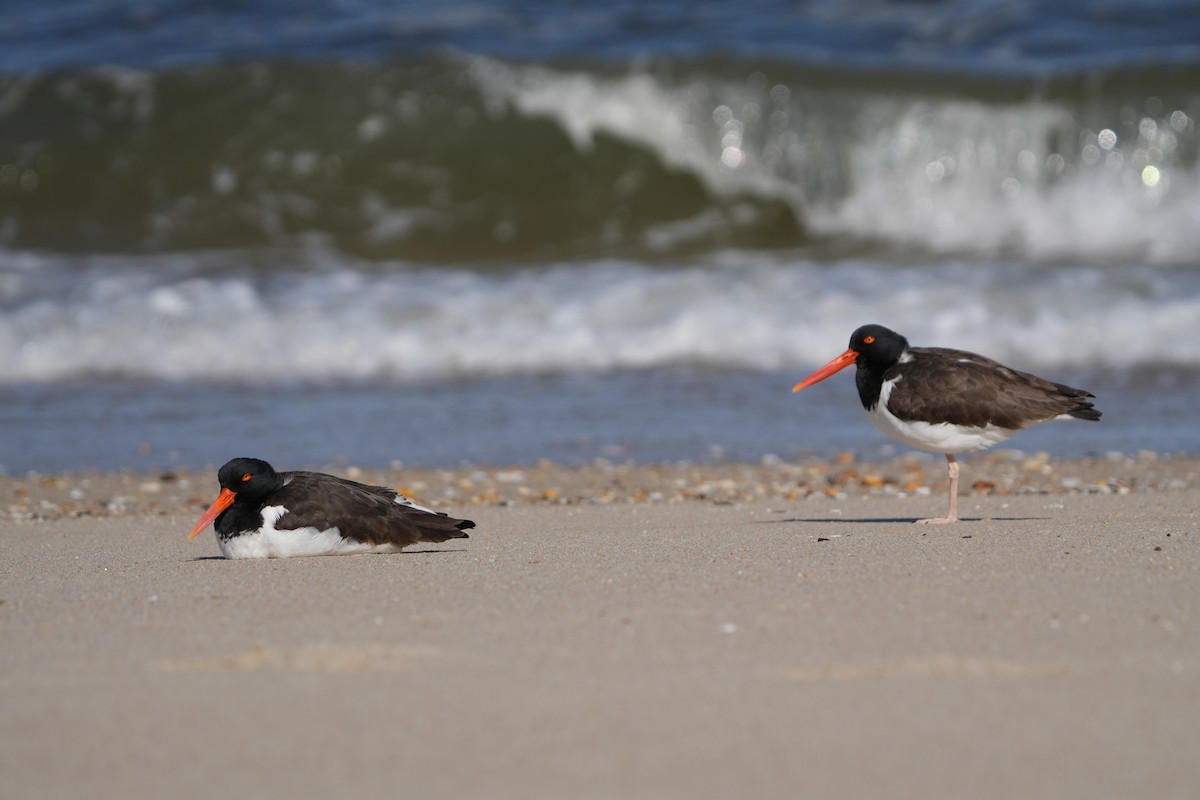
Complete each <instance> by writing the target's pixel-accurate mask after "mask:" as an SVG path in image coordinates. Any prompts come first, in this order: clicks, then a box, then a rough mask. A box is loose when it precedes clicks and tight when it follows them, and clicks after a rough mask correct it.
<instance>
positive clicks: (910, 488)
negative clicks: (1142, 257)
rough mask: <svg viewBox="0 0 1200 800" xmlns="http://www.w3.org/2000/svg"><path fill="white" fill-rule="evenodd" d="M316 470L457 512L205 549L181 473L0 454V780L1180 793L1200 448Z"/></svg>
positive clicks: (1197, 556) (302, 787)
mask: <svg viewBox="0 0 1200 800" xmlns="http://www.w3.org/2000/svg"><path fill="white" fill-rule="evenodd" d="M341 472H342V474H348V475H351V476H352V477H357V478H358V479H360V480H367V481H371V482H380V483H389V484H393V485H399V486H402V487H404V488H406V489H408V491H409V492H411V493H412V494H413V495H415V496H416V497H418V498H419V499H421V500H423V501H425V502H428V503H431V504H433V505H437V506H438V507H440V508H443V509H444V510H447V511H449V512H451V513H455V514H457V515H461V516H469V517H471V518H472V519H474V520H476V522H477V523H478V525H479V528H478V530H477V531H473V532H472V536H471V538H470V539H468V540H462V541H455V542H450V543H446V544H444V545H437V546H430V547H420V548H415V549H414V551H413V552H406V553H402V554H398V555H391V556H355V557H340V558H312V559H293V560H283V561H279V560H270V561H224V560H221V559H219V558H216V557H215V556H216V555H217V548H216V543H215V541H214V540H213V538H212V534H211V533H206V534H205V535H203V536H202V537H200V538H198V539H197V540H195V541H194V542H188V541H187V539H186V533H187V531H188V529H189V528H190V527H191V524H192V522H193V521H194V520H195V518H196V517H197V516H198V515H199V513H200V512H201V511H202V510H203V507H205V506H207V504H208V503H209V502H210V501H211V500H212V499H213V497H214V496H215V493H216V486H215V478H214V477H213V476H212V475H211V474H210V473H207V472H205V473H190V474H188V473H181V474H175V473H172V474H153V475H116V474H107V475H90V476H84V475H61V476H24V477H19V478H18V477H4V478H0V497H2V498H4V505H3V508H2V510H3V515H0V540H2V541H3V548H2V550H0V553H2V557H3V559H4V567H5V569H4V574H5V580H4V582H3V586H2V588H0V642H2V646H0V687H2V688H3V698H4V699H3V701H2V702H3V708H4V714H3V715H0V735H2V736H3V741H4V742H5V746H4V747H3V748H0V793H2V794H3V795H4V796H6V797H66V796H80V795H87V796H92V797H122V798H138V797H163V796H175V797H211V796H218V795H225V796H256V797H282V796H285V795H287V796H291V797H319V796H328V795H330V794H335V793H336V794H339V795H344V796H358V797H447V798H449V797H489V798H491V797H496V798H508V797H512V798H518V797H521V798H527V797H555V798H559V797H578V798H608V797H621V798H676V797H678V798H684V797H687V798H708V797H711V798H718V797H720V798H724V797H732V796H743V797H780V798H783V797H788V798H792V797H804V796H814V797H818V796H819V797H828V796H835V795H841V796H868V797H869V796H880V795H886V796H891V797H902V798H903V797H913V798H916V797H922V798H926V797H975V798H992V797H995V798H1008V797H1016V796H1020V797H1033V798H1038V797H1045V798H1051V797H1053V798H1075V797H1078V798H1104V797H1113V798H1116V797H1130V796H1135V795H1136V796H1149V797H1159V798H1166V797H1180V798H1182V797H1193V796H1195V791H1196V787H1197V786H1200V761H1198V760H1197V759H1196V758H1195V757H1194V747H1193V743H1192V739H1193V738H1194V733H1195V728H1196V723H1195V717H1196V712H1195V709H1196V708H1197V707H1198V705H1200V635H1198V634H1200V631H1198V629H1197V626H1198V625H1200V580H1198V578H1200V574H1198V573H1200V532H1198V529H1200V462H1198V461H1196V460H1194V459H1159V458H1155V457H1152V456H1149V455H1144V456H1142V457H1137V458H1128V459H1116V458H1114V459H1101V460H1096V461H1067V462H1055V461H1051V460H1048V459H1045V458H1044V457H1040V456H1028V455H1019V454H1003V453H1002V454H997V455H994V456H986V457H977V458H974V459H971V460H969V461H965V462H964V470H963V481H962V486H963V496H962V497H961V498H960V513H961V514H963V515H964V516H965V517H967V518H968V519H967V521H964V522H962V523H960V524H958V525H952V526H914V525H911V524H909V520H912V519H914V518H917V517H920V516H928V515H932V514H940V513H943V512H944V510H945V476H944V464H942V463H941V462H939V461H938V460H936V459H919V458H918V459H903V460H897V461H894V462H886V463H878V464H862V463H858V462H855V461H854V460H853V459H852V458H850V457H849V456H847V457H844V458H841V459H838V460H835V461H831V462H809V463H802V464H784V463H766V464H752V465H746V464H717V465H692V464H683V465H662V466H656V467H653V466H631V465H619V464H596V465H593V466H590V467H587V468H580V469H565V468H561V467H556V466H554V465H550V464H545V465H541V466H539V467H536V468H525V469H494V468H463V469H460V470H435V471H406V472H405V473H404V474H390V473H387V472H382V471H380V472H376V471H370V470H357V469H354V468H352V467H344V468H342V469H341Z"/></svg>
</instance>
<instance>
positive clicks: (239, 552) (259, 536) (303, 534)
mask: <svg viewBox="0 0 1200 800" xmlns="http://www.w3.org/2000/svg"><path fill="white" fill-rule="evenodd" d="M286 513H287V509H286V508H284V507H283V506H267V507H266V508H264V509H263V510H262V515H263V524H262V527H261V528H259V529H258V530H256V531H254V532H252V533H243V534H241V535H239V536H234V537H232V538H230V539H222V538H220V537H219V536H218V537H217V544H218V546H219V547H220V548H221V555H223V556H225V558H292V557H294V556H342V555H354V554H356V553H396V552H399V550H400V548H398V547H396V546H395V545H393V544H381V545H370V544H367V543H365V542H358V541H355V540H354V539H347V538H346V537H344V536H342V532H341V531H340V530H338V529H337V528H336V527H334V528H329V529H327V530H323V531H322V530H317V529H316V528H297V529H296V530H291V531H288V530H278V529H276V527H275V523H277V522H278V521H279V520H280V518H281V517H283V515H284V514H286Z"/></svg>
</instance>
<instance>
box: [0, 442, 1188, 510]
mask: <svg viewBox="0 0 1200 800" xmlns="http://www.w3.org/2000/svg"><path fill="white" fill-rule="evenodd" d="M960 462H961V463H962V465H963V468H962V478H961V480H960V486H959V497H960V498H967V499H969V498H983V497H1008V496H1014V495H1030V494H1033V495H1070V494H1118V495H1120V494H1145V493H1161V492H1170V491H1177V490H1181V489H1195V488H1198V487H1200V457H1195V456H1159V455H1157V454H1154V453H1149V452H1145V453H1141V454H1138V455H1136V456H1126V455H1119V456H1118V455H1112V456H1106V457H1096V458H1051V457H1049V456H1048V455H1046V454H1045V453H1032V454H1030V453H1025V452H1022V451H1015V450H1010V451H996V452H991V453H983V454H978V455H974V456H970V455H968V456H966V457H964V458H960ZM277 468H279V469H286V467H277ZM304 469H317V470H318V471H321V472H329V473H331V474H334V475H339V476H341V477H344V478H349V479H351V480H355V481H359V482H362V483H371V484H378V485H383V486H389V487H393V488H396V489H398V490H399V491H400V492H401V493H402V494H405V495H406V496H409V497H411V498H412V499H414V500H416V501H417V502H420V503H422V504H425V505H428V506H430V507H432V508H435V509H437V510H439V511H447V512H449V513H451V514H455V513H456V512H455V509H477V508H487V507H505V506H526V505H549V506H555V505H572V506H574V505H611V504H652V505H653V504H666V505H676V504H685V503H709V504H715V505H730V504H746V503H767V504H773V505H776V506H781V505H785V504H789V503H803V502H805V501H808V500H839V501H845V502H846V503H847V504H852V503H853V502H854V501H855V500H856V499H866V498H887V499H893V500H896V501H898V502H901V503H903V505H904V506H905V507H910V506H911V507H915V506H917V505H920V503H919V502H918V501H920V500H923V499H925V498H930V497H933V498H935V499H934V500H933V501H932V503H931V505H932V506H933V507H937V506H939V505H940V504H942V503H943V501H944V499H945V492H946V490H947V488H948V481H947V477H946V469H945V462H944V460H943V459H942V458H941V457H938V456H929V455H925V454H908V455H905V456H902V457H897V458H892V459H887V460H861V459H859V458H858V457H856V456H855V454H853V453H842V454H840V455H838V456H837V457H835V458H832V459H818V458H814V459H805V460H800V461H784V460H781V459H778V458H774V457H771V458H767V459H763V460H761V461H759V462H756V463H747V462H729V461H713V462H671V463H660V464H641V463H634V462H610V461H606V460H603V459H598V460H596V461H594V462H592V463H591V464H588V465H584V466H565V465H561V464H557V463H554V462H551V461H543V462H541V463H539V464H538V465H536V466H532V467H530V466H522V467H495V466H477V465H462V466H458V467H454V468H423V467H414V468H404V469H371V468H362V467H356V466H352V465H332V466H326V467H320V468H310V467H304ZM217 491H218V488H217V485H216V471H215V469H212V470H203V471H201V470H166V471H152V472H118V471H114V472H81V473H58V474H30V475H25V476H14V475H0V497H3V498H5V501H6V502H5V506H4V514H3V517H0V518H7V519H8V520H10V521H13V522H37V521H50V520H58V519H79V518H105V517H113V516H116V517H122V516H140V515H164V514H173V513H185V512H192V511H196V512H200V511H203V509H204V508H207V507H208V505H209V504H210V503H211V502H212V500H213V498H215V497H216V494H217ZM210 495H211V497H210ZM914 513H916V512H914Z"/></svg>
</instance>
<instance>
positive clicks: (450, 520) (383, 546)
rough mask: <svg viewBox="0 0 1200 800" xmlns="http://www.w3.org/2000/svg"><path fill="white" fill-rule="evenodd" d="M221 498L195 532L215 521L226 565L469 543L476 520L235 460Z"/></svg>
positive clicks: (224, 472) (221, 477) (379, 491)
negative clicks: (419, 544) (229, 561)
mask: <svg viewBox="0 0 1200 800" xmlns="http://www.w3.org/2000/svg"><path fill="white" fill-rule="evenodd" d="M217 480H218V481H219V482H220V484H221V494H220V496H218V497H217V499H216V502H214V503H213V504H212V506H211V507H209V509H208V511H206V512H204V516H202V517H201V518H200V521H199V522H197V523H196V527H194V528H192V532H191V533H189V534H188V539H195V538H196V537H197V536H198V535H199V534H200V533H201V532H202V531H203V530H204V529H205V528H207V527H208V524H209V523H210V522H212V521H213V520H214V519H215V520H216V525H215V526H214V527H215V528H216V531H217V544H218V545H219V546H220V548H221V555H223V556H225V558H287V557H289V556H332V555H350V554H353V553H396V552H399V551H400V549H401V548H404V547H407V546H408V545H410V544H416V543H417V542H444V541H446V540H447V539H465V538H467V534H466V533H465V531H466V529H468V528H474V527H475V523H474V522H472V521H471V520H469V519H455V518H454V517H448V516H446V515H445V514H442V513H439V512H437V511H433V510H431V509H428V508H425V507H423V506H419V505H417V504H416V503H414V502H412V501H411V500H409V499H407V498H406V497H404V496H402V495H399V494H397V493H396V492H394V491H392V490H391V489H387V488H384V487H382V486H367V485H365V484H362V483H355V482H354V481H348V480H345V479H343V478H337V477H334V476H333V475H324V474H322V473H320V472H276V471H275V470H274V469H273V468H272V467H271V465H270V464H268V463H267V462H266V461H262V460H260V459H257V458H235V459H233V460H232V461H230V462H229V463H227V464H226V465H225V466H223V467H221V470H220V471H219V472H218V473H217Z"/></svg>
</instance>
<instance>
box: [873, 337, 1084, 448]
mask: <svg viewBox="0 0 1200 800" xmlns="http://www.w3.org/2000/svg"><path fill="white" fill-rule="evenodd" d="M909 353H910V354H911V355H912V360H911V361H908V362H906V363H904V364H903V365H897V367H893V368H892V369H891V370H889V371H888V372H887V373H885V374H884V380H887V379H889V378H891V377H894V374H895V370H896V369H897V368H899V367H902V368H903V371H904V378H903V380H904V381H910V382H911V384H916V385H919V386H921V387H937V388H936V390H931V391H915V392H893V393H892V396H891V398H890V400H889V402H888V409H889V410H890V411H891V412H892V413H893V414H895V415H896V416H898V417H900V418H902V419H915V420H921V421H923V422H935V423H936V422H949V423H952V424H955V425H965V426H970V427H980V428H981V427H984V426H986V425H989V424H990V425H997V426H999V427H1002V428H1008V429H1009V430H1018V429H1020V428H1025V427H1028V426H1030V425H1036V424H1037V423H1039V422H1045V421H1046V420H1049V419H1053V418H1055V417H1058V416H1061V415H1063V414H1067V415H1070V416H1073V417H1078V418H1080V419H1091V420H1096V419H1099V418H1100V412H1099V411H1097V410H1096V409H1095V407H1094V406H1093V405H1092V404H1091V403H1090V402H1088V400H1087V398H1089V397H1091V396H1092V395H1091V394H1089V393H1088V392H1085V391H1083V390H1082V389H1075V388H1072V387H1070V386H1066V385H1064V384H1061V383H1054V382H1052V381H1048V380H1045V379H1044V378H1039V377H1037V376H1036V375H1031V374H1029V373H1028V372H1021V371H1019V370H1015V369H1010V368H1009V367H1006V366H1004V365H1003V364H1000V363H999V362H996V361H993V360H992V359H990V358H987V357H985V356H981V355H976V354H975V353H968V352H966V351H963V350H950V349H947V348H940V347H915V348H912V349H911V350H910V351H909ZM911 384H910V385H911Z"/></svg>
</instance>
